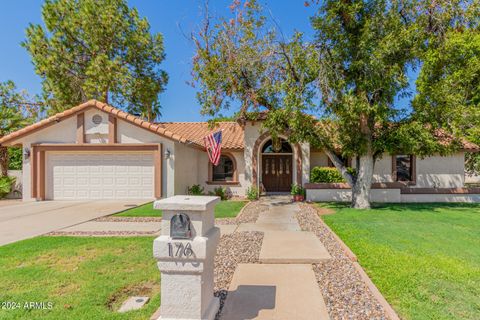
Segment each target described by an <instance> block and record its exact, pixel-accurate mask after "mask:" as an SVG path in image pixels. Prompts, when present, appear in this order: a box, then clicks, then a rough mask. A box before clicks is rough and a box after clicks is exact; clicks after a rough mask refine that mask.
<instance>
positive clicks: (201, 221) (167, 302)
mask: <svg viewBox="0 0 480 320" xmlns="http://www.w3.org/2000/svg"><path fill="white" fill-rule="evenodd" d="M218 201H220V198H219V197H209V196H187V195H177V196H173V197H170V198H166V199H161V200H157V201H155V204H154V208H155V209H159V210H162V228H161V231H160V232H161V234H160V236H159V237H158V238H156V239H155V240H154V242H153V255H154V257H155V258H156V260H157V266H158V268H159V269H160V272H161V273H162V276H161V279H162V283H161V287H162V289H161V290H162V303H161V306H160V309H159V310H158V313H157V314H155V316H154V317H152V318H154V319H161V320H185V319H189V320H214V319H215V315H216V313H217V311H218V309H219V307H220V301H219V299H218V297H215V296H214V295H213V292H214V283H213V279H214V274H215V273H214V265H215V264H214V259H215V253H216V251H217V245H218V242H219V241H220V229H219V228H218V227H215V211H214V209H215V204H216V203H217V202H218Z"/></svg>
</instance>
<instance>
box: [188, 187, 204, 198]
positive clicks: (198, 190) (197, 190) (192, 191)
mask: <svg viewBox="0 0 480 320" xmlns="http://www.w3.org/2000/svg"><path fill="white" fill-rule="evenodd" d="M187 192H188V194H189V195H192V196H201V195H203V194H204V189H203V187H201V186H200V185H199V184H194V185H193V186H191V187H188V191H187Z"/></svg>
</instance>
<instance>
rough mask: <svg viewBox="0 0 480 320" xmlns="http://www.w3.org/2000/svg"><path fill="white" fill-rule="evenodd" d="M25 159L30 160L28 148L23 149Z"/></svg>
mask: <svg viewBox="0 0 480 320" xmlns="http://www.w3.org/2000/svg"><path fill="white" fill-rule="evenodd" d="M23 157H24V158H25V159H28V158H30V149H28V148H26V147H25V148H23Z"/></svg>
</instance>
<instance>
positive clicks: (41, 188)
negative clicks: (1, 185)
mask: <svg viewBox="0 0 480 320" xmlns="http://www.w3.org/2000/svg"><path fill="white" fill-rule="evenodd" d="M161 152H162V145H161V144H110V145H109V144H107V145H102V144H89V145H72V144H36V145H32V152H31V163H32V171H31V172H32V195H34V197H35V198H36V199H37V200H122V199H132V200H142V199H148V200H151V199H158V198H160V197H161V195H162V183H161V181H162V161H161Z"/></svg>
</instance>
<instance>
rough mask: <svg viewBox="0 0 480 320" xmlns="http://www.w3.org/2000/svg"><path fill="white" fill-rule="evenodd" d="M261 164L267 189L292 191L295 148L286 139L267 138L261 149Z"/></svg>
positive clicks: (263, 180)
mask: <svg viewBox="0 0 480 320" xmlns="http://www.w3.org/2000/svg"><path fill="white" fill-rule="evenodd" d="M261 165H262V170H261V172H262V183H263V186H264V188H265V191H267V192H288V191H290V188H291V185H292V183H293V171H292V169H293V149H292V146H291V145H290V144H289V143H288V142H287V141H286V140H284V139H281V138H278V139H276V140H272V139H270V140H267V141H266V142H265V144H264V145H263V147H262V149H261Z"/></svg>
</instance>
